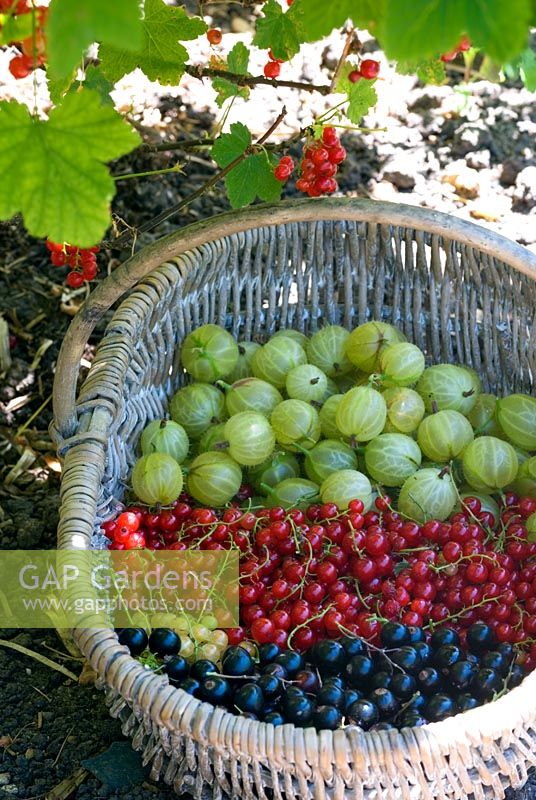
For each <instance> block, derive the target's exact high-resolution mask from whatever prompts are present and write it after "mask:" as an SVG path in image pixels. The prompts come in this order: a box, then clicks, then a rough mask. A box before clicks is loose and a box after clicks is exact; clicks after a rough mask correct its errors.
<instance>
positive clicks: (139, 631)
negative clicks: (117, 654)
mask: <svg viewBox="0 0 536 800" xmlns="http://www.w3.org/2000/svg"><path fill="white" fill-rule="evenodd" d="M118 639H119V644H122V645H124V646H125V647H128V649H129V650H130V655H132V656H139V655H140V653H143V651H144V650H146V649H147V645H148V644H149V637H148V636H147V633H146V632H145V631H144V630H143V628H123V630H122V631H121V632H120V634H119V636H118Z"/></svg>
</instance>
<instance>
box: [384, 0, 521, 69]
mask: <svg viewBox="0 0 536 800" xmlns="http://www.w3.org/2000/svg"><path fill="white" fill-rule="evenodd" d="M384 3H385V8H384V14H383V15H382V18H381V22H380V27H379V38H380V40H381V43H382V46H383V48H384V50H385V52H386V54H387V56H389V57H390V58H396V59H401V60H402V59H411V60H421V59H426V58H431V57H434V56H437V55H438V54H440V53H445V52H447V51H448V50H452V48H453V47H455V46H456V44H457V43H458V41H459V40H460V37H461V36H462V34H464V33H467V34H468V35H469V37H470V38H471V39H472V40H474V43H475V46H477V47H479V48H481V49H482V50H484V52H485V53H486V54H487V55H489V56H491V58H494V59H496V60H498V61H506V60H508V59H510V58H513V57H514V56H516V55H519V53H520V52H521V51H522V50H523V48H524V47H525V45H526V41H527V36H528V26H529V20H530V13H531V0H509V2H508V3H506V2H504V0H412V2H411V4H410V3H409V2H407V0H384Z"/></svg>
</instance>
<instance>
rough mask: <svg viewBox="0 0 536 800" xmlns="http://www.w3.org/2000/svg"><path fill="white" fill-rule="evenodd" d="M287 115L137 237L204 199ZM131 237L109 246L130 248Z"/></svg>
mask: <svg viewBox="0 0 536 800" xmlns="http://www.w3.org/2000/svg"><path fill="white" fill-rule="evenodd" d="M286 113H287V109H286V108H285V107H283V109H282V111H281V113H280V114H279V115H278V117H277V119H276V120H275V121H274V122H273V123H272V124H271V125H270V127H269V128H268V130H267V131H266V133H264V134H263V135H262V136H261V138H260V139H258V140H257V141H256V142H255V144H253V145H250V147H248V148H247V149H246V150H245V151H244V152H243V153H241V154H240V155H239V156H237V157H236V158H235V159H233V160H232V161H231V163H230V164H227V166H226V167H223V169H221V170H219V172H217V173H216V174H215V175H213V176H212V178H210V179H209V180H208V181H206V183H204V184H203V185H202V186H200V187H199V189H196V191H195V192H192V194H190V195H188V197H185V198H184V199H183V200H181V201H180V202H179V203H175V205H173V206H170V208H166V210H165V211H162V212H161V213H160V214H157V216H156V217H153V219H150V220H148V221H147V222H144V223H143V225H140V227H139V228H137V230H136V234H135V235H139V234H140V233H145V232H146V231H150V230H152V229H153V228H155V227H156V226H157V225H160V223H161V222H165V220H167V219H169V218H170V217H172V216H173V215H174V214H177V213H178V212H179V211H181V210H182V209H183V208H185V207H186V206H189V205H190V203H192V202H193V201H194V200H197V198H198V197H202V196H203V195H204V194H205V193H206V192H208V190H209V189H211V188H212V187H213V186H215V185H216V184H217V183H218V182H219V181H220V180H221V179H222V178H225V176H226V175H228V174H229V173H230V172H231V171H232V170H233V169H234V168H235V167H236V166H238V164H240V163H241V162H242V161H244V160H245V159H246V158H247V157H248V156H249V155H251V154H252V153H254V152H255V150H256V148H257V147H259V146H261V145H263V144H264V142H265V141H266V140H267V139H268V138H269V136H271V134H272V133H273V132H274V131H275V129H276V128H277V127H278V125H280V124H281V122H282V121H283V119H284V117H285V114H286ZM131 236H132V231H127V232H126V233H124V234H121V236H119V238H118V239H116V240H115V241H112V242H109V243H108V244H109V246H110V247H111V248H113V249H116V248H123V247H129V246H130V245H129V242H127V239H130V237H131Z"/></svg>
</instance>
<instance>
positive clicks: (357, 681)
mask: <svg viewBox="0 0 536 800" xmlns="http://www.w3.org/2000/svg"><path fill="white" fill-rule="evenodd" d="M373 671H374V664H373V662H372V659H370V658H369V657H368V656H364V655H357V656H352V658H351V659H350V661H349V662H348V664H347V665H346V669H345V676H346V679H347V681H348V683H349V684H350V686H361V685H362V684H363V683H366V682H367V681H368V679H369V678H370V676H371V675H372V674H373Z"/></svg>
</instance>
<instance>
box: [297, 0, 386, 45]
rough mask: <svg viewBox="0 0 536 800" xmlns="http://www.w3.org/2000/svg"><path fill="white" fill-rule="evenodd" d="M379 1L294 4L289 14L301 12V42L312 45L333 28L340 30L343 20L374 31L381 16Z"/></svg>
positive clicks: (301, 0)
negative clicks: (311, 43)
mask: <svg viewBox="0 0 536 800" xmlns="http://www.w3.org/2000/svg"><path fill="white" fill-rule="evenodd" d="M382 9H383V0H338V2H330V3H321V2H319V0H294V3H293V4H292V6H291V9H290V10H291V12H293V13H297V12H298V11H299V12H301V18H302V24H301V27H302V39H303V41H305V42H314V41H317V40H318V39H321V38H322V37H323V36H325V35H326V34H328V33H331V31H332V30H333V28H340V27H341V26H342V25H344V23H345V22H346V20H347V19H351V20H352V21H353V23H354V24H355V25H356V26H358V27H360V28H366V29H367V30H369V31H372V32H373V31H374V30H375V28H376V26H377V23H378V21H379V19H380V18H381V15H382Z"/></svg>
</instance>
